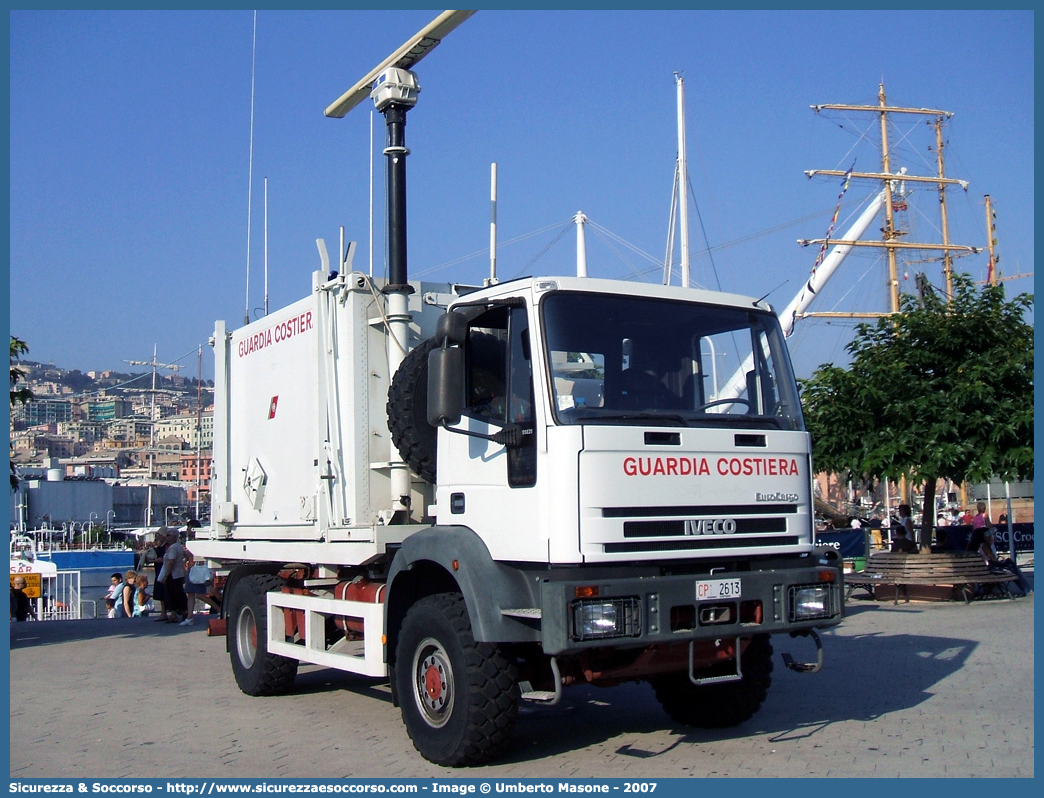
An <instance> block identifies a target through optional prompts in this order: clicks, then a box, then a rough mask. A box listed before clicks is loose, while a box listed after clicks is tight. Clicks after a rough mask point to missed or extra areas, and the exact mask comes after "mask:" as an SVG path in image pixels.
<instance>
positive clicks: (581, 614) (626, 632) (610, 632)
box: [570, 598, 642, 640]
mask: <svg viewBox="0 0 1044 798" xmlns="http://www.w3.org/2000/svg"><path fill="white" fill-rule="evenodd" d="M570 607H571V608H572V611H573V613H572V614H573V640H595V639H604V638H607V637H638V636H639V635H640V634H641V633H642V623H641V604H640V603H639V602H638V599H637V598H622V599H619V598H618V599H600V598H592V599H578V600H576V601H574V602H573V603H572V604H571V605H570Z"/></svg>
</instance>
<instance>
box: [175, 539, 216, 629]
mask: <svg viewBox="0 0 1044 798" xmlns="http://www.w3.org/2000/svg"><path fill="white" fill-rule="evenodd" d="M185 572H186V574H187V576H186V577H185V595H186V607H187V611H188V617H187V618H186V619H185V620H183V621H182V622H181V625H182V626H192V623H193V620H192V619H193V617H194V615H195V611H196V599H197V598H198V599H199V600H201V601H203V602H204V603H205V604H206V605H207V606H209V607H210V608H211V609H215V610H216V609H220V607H221V605H220V604H218V603H217V601H215V600H214V599H213V598H212V597H211V596H210V595H209V594H210V585H211V583H212V582H213V581H214V575H213V572H212V571H211V570H210V569H209V568H208V567H207V566H206V564H204V563H203V562H198V563H197V562H196V558H195V556H194V555H193V554H192V552H191V551H189V550H188V549H185Z"/></svg>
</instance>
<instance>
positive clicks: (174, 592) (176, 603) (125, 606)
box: [105, 527, 221, 626]
mask: <svg viewBox="0 0 1044 798" xmlns="http://www.w3.org/2000/svg"><path fill="white" fill-rule="evenodd" d="M148 565H151V566H152V569H153V572H154V576H153V583H152V584H153V592H151V593H150V592H149V577H148V576H147V575H146V573H145V567H142V568H140V569H139V570H138V571H137V572H135V571H127V572H126V573H125V574H120V573H114V574H113V575H112V576H111V577H110V582H111V583H112V586H111V588H110V589H109V592H108V593H107V594H106V596H105V606H106V608H107V609H108V617H109V618H131V617H146V616H151V615H153V614H155V616H156V617H155V620H156V621H157V622H160V623H176V624H180V625H181V626H191V625H192V624H193V623H194V622H195V621H194V617H195V607H196V602H197V600H198V601H202V602H203V603H204V604H206V605H207V606H208V607H209V608H210V609H211V610H212V611H217V610H219V609H220V608H221V602H220V599H219V598H218V596H217V595H216V592H215V587H214V578H213V573H212V572H211V571H210V569H209V568H207V567H206V566H205V565H203V563H199V564H198V565H199V566H200V567H198V568H193V566H194V565H197V563H196V560H195V557H194V556H193V554H192V552H191V551H189V550H188V549H186V548H185V546H184V545H183V544H182V542H181V538H180V536H179V535H178V533H177V531H176V530H172V529H168V528H166V527H163V528H161V529H160V531H159V532H158V533H157V535H156V541H155V543H154V544H153V545H152V546H150V547H149V548H148V549H147V551H146V553H145V556H144V558H143V566H148Z"/></svg>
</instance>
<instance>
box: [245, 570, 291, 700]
mask: <svg viewBox="0 0 1044 798" xmlns="http://www.w3.org/2000/svg"><path fill="white" fill-rule="evenodd" d="M282 584H283V580H282V579H280V578H279V577H278V576H271V575H269V574H254V575H253V576H246V577H243V578H242V579H240V580H239V581H238V582H237V583H236V585H235V587H234V588H233V590H232V595H231V596H230V597H229V607H228V640H229V655H230V657H231V659H232V673H234V674H235V677H236V684H238V685H239V689H240V690H242V691H243V692H244V693H246V694H247V695H278V694H280V693H285V692H286V691H287V690H289V689H290V688H291V687H292V686H293V684H294V677H296V676H297V660H295V659H288V658H287V657H280V656H277V655H275V654H269V653H268V643H267V641H268V607H267V604H266V601H265V594H266V593H268V592H269V591H271V590H275V589H278V588H279V587H281V586H282Z"/></svg>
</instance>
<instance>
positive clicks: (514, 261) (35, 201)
mask: <svg viewBox="0 0 1044 798" xmlns="http://www.w3.org/2000/svg"><path fill="white" fill-rule="evenodd" d="M434 16H435V12H433V11H427V10H411V11H400V12H365V11H322V12H277V11H260V12H259V13H258V15H257V49H256V81H255V89H254V127H253V181H252V183H253V192H252V223H251V236H250V238H251V241H250V251H251V256H250V263H251V265H250V303H249V304H250V308H251V316H252V317H253V316H255V315H256V314H257V313H258V312H260V309H261V308H262V307H263V302H264V293H263V279H264V278H263V269H264V219H263V214H264V207H263V206H264V196H263V191H264V188H263V185H264V178H266V177H267V178H268V268H269V306H270V308H271V309H273V310H274V309H277V308H279V307H281V306H283V305H285V304H288V303H289V302H292V301H295V300H297V299H299V298H301V297H303V296H304V295H305V294H306V293H307V292H308V291H309V288H310V284H311V277H310V274H311V272H312V271H313V270H314V269H316V268H318V265H319V261H318V255H317V251H316V246H315V239H316V238H325V239H326V241H327V244H328V245H329V248H330V250H331V252H334V251H336V249H337V240H338V231H339V228H340V227H341V226H344V227H345V228H346V235H347V237H348V239H349V240H352V239H355V240H358V241H359V249H358V252H357V255H356V260H355V266H356V268H359V269H362V270H367V269H368V268H369V260H370V255H369V252H368V249H369V247H368V238H369V232H368V227H369V222H368V218H369V200H368V198H369V136H370V116H371V115H370V108H371V107H372V104H371V103H370V102H369V101H367V102H366V103H365V104H364V105H361V106H359V107H358V108H356V109H355V110H354V111H353V112H351V113H350V114H349V115H348V116H347V117H345V118H344V119H338V120H333V119H327V118H325V117H324V116H323V110H324V108H325V107H326V106H327V105H328V104H329V103H331V102H332V101H333V100H335V99H336V98H337V97H338V96H339V95H340V94H341V93H342V92H343V91H345V90H346V89H347V88H349V87H350V86H351V85H352V84H354V83H355V82H356V80H358V79H359V78H360V77H362V76H363V75H364V74H365V73H366V72H368V71H369V70H370V69H371V68H372V67H373V66H375V65H376V64H377V63H378V62H379V61H381V60H382V59H383V58H384V57H385V56H386V55H388V54H389V53H390V52H391V51H392V50H393V49H395V48H396V47H398V46H399V45H400V44H401V43H402V42H403V41H405V40H406V39H407V38H408V37H409V36H410V35H412V34H413V33H414V32H415V31H417V30H418V29H419V28H421V27H422V26H423V25H424V24H425V23H427V22H428V21H429V20H430V19H432V18H433V17H434ZM10 22H11V33H10V41H11V58H10V60H11V97H10V109H11V167H10V168H11V172H10V202H11V214H10V224H11V243H10V254H11V266H10V277H11V299H10V325H11V332H12V334H14V335H17V336H18V337H20V338H22V339H24V340H25V341H27V342H28V344H29V347H30V351H29V354H28V356H27V357H28V358H29V359H32V360H39V361H43V362H54V363H55V364H56V365H59V366H64V367H67V368H79V369H82V370H89V369H110V368H115V369H123V370H129V369H130V367H129V366H127V364H126V363H125V362H124V361H125V360H131V359H135V360H146V359H148V358H149V357H151V355H152V351H153V346H154V345H155V346H157V347H158V354H159V359H160V361H164V362H172V361H175V360H178V359H181V358H183V357H184V359H181V360H180V361H179V362H180V363H181V364H182V366H183V368H184V369H185V370H186V371H187V372H188V373H190V374H194V373H195V369H196V357H195V351H196V348H197V346H198V345H200V344H204V372H205V374H206V375H207V376H210V375H211V374H212V372H213V369H212V365H211V356H210V354H209V350H208V349H207V348H206V346H205V344H206V341H207V338H208V337H209V336H210V334H211V333H212V331H213V325H214V320H215V319H225V320H226V321H228V322H229V324H230V325H231V326H232V327H236V326H239V325H240V324H242V322H243V316H244V312H245V309H246V306H247V295H246V275H247V239H248V236H247V205H248V203H247V200H248V181H249V179H250V168H249V161H250V133H251V131H250V113H251V53H252V33H253V13H252V12H251V11H228V12H203V11H177V12H125V11H124V12H121V11H117V12H91V11H83V12H79V11H77V12H68V11H39V12H36V11H34V12H27V11H16V12H11V15H10ZM416 71H417V74H418V77H419V80H420V84H421V94H420V102H419V104H418V106H417V108H415V109H414V110H413V111H411V112H410V114H409V116H408V123H407V129H406V143H407V145H408V146H409V148H410V150H411V155H410V157H409V159H408V190H409V255H410V273H411V277H414V278H417V277H420V278H422V279H425V280H437V281H455V282H478V281H481V279H482V278H483V277H484V276H486V275H487V273H488V268H489V256H488V251H486V248H487V247H488V243H489V174H490V163H491V162H494V161H495V162H497V164H498V174H499V202H498V222H499V224H498V230H499V240H500V243H501V248H500V251H499V253H498V264H499V273H500V276H501V278H504V279H506V278H510V277H513V276H516V275H518V274H560V273H570V272H571V271H572V270H573V269H574V268H575V251H574V242H575V234H574V232H573V230H572V228H571V227H569V220H570V218H571V217H572V216H573V214H575V213H576V211H578V210H582V211H583V212H584V213H585V214H586V215H587V216H588V217H589V218H590V219H591V220H592V222H594V223H595V224H596V225H597V226H598V227H599V228H601V229H603V230H607V231H609V233H610V234H611V235H612V236H615V237H618V238H619V239H620V240H622V241H625V242H627V244H626V245H624V244H621V243H619V242H618V241H616V240H615V239H613V238H610V236H609V234H606V233H600V232H599V231H598V230H597V229H592V230H590V231H589V232H588V252H589V263H590V265H589V269H590V273H591V274H592V275H593V276H599V277H620V278H626V279H642V280H647V281H652V282H659V281H660V279H661V275H662V267H661V266H658V265H657V263H656V262H655V261H662V259H663V257H664V252H665V249H666V243H667V228H668V214H669V210H670V201H671V197H670V193H671V186H672V179H673V171H674V159H675V155H676V149H677V141H676V121H675V84H674V79H673V73H674V72H676V71H678V72H681V73H683V74H684V76H685V88H686V105H687V109H686V110H687V113H686V117H687V137H688V147H689V172H690V180H691V183H692V187H693V192H694V194H695V204H694V205H693V206H692V211H691V217H692V233H691V240H692V249H693V256H692V263H693V280H694V282H696V283H698V284H701V285H703V286H706V287H711V288H718V287H721V288H722V289H725V290H732V291H738V292H742V293H748V294H754V295H758V296H760V295H763V294H768V293H770V292H771V294H770V301H772V302H773V303H774V304H775V305H776V306H777V307H778V308H782V307H783V306H785V305H786V304H787V302H788V301H789V300H790V299H791V298H792V297H793V295H794V294H795V293H796V292H797V291H798V290H799V288H800V287H801V285H802V283H803V282H804V281H805V279H807V275H808V271H809V269H810V267H811V265H812V263H813V261H814V260H815V255H816V253H815V251H814V250H813V249H812V248H801V247H800V246H798V245H797V243H796V240H797V239H798V238H819V237H822V236H823V235H824V234H825V233H826V230H827V227H828V225H829V223H830V217H831V214H832V213H833V211H834V206H835V204H836V202H837V196H838V192H839V189H840V180H839V179H837V178H830V179H825V178H819V179H812V180H809V179H808V178H806V177H805V175H804V170H807V169H815V168H820V169H844V168H847V167H848V166H849V165H851V164H852V163H853V161H854V162H855V164H856V169H857V170H864V171H879V169H880V160H879V151H878V145H877V143H876V136H877V126H876V122H875V121H874V119H873V118H872V117H871V116H869V115H854V114H849V115H847V116H846V115H840V114H829V115H828V114H818V115H817V114H815V113H814V112H813V111H812V110H811V109H810V106H811V105H813V104H822V103H853V104H856V103H858V104H873V103H876V96H877V90H878V84H879V83H880V82H882V81H883V82H884V84H885V90H886V92H887V95H888V102H889V104H890V105H903V106H914V107H931V108H939V109H943V110H947V111H952V112H954V114H955V116H954V117H953V119H952V120H951V122H950V124H949V125H948V126H947V128H946V148H945V151H944V152H945V157H946V165H947V169H946V171H947V174H948V175H950V176H953V177H959V178H961V179H965V180H968V181H970V186H969V189H968V191H967V192H966V193H965V192H961V191H956V192H952V193H951V194H950V195H949V196H948V208H949V213H950V220H951V233H950V237H951V240H952V241H954V242H956V243H968V244H972V245H976V246H983V245H984V244H985V241H986V231H985V211H984V208H983V195H984V194H990V195H991V197H992V200H993V202H994V206H995V210H996V212H997V237H998V248H997V252H998V253H999V254H1000V256H1001V262H1000V268H1001V272H1002V274H1007V275H1014V274H1018V273H1028V272H1032V271H1033V230H1034V224H1033V175H1034V148H1033V72H1034V48H1033V15H1032V12H1028V11H1014V12H1012V11H998V12H985V11H949V12H944V11H935V12H914V11H909V12H907V11H895V10H890V11H882V12H863V11H845V12H839V11H810V12H792V11H780V12H769V11H748V12H710V11H660V12H633V11H567V12H554V11H528V12H516V11H483V12H480V13H478V14H476V15H475V16H473V17H472V18H471V19H469V20H468V21H467V22H465V23H464V24H463V25H462V26H461V27H460V28H458V29H457V30H456V31H454V32H453V33H452V34H451V35H450V36H449V37H447V39H446V40H445V41H444V42H443V43H442V45H440V46H439V47H438V48H437V49H436V50H435V51H434V52H433V53H432V54H430V55H429V56H428V57H427V58H426V59H425V60H424V61H423V62H422V63H421V64H420V65H419V66H418V67H417V70H416ZM374 130H375V138H376V143H377V146H378V148H379V147H380V146H381V145H382V143H383V138H384V120H383V118H382V117H380V116H376V117H375V119H374ZM891 135H892V136H893V140H894V141H896V142H901V146H900V147H898V148H897V153H896V156H895V158H898V163H896V161H895V160H893V167H897V166H898V165H905V166H907V167H908V169H909V170H910V171H911V172H914V173H919V174H931V173H933V170H934V168H935V153H934V152H931V151H929V150H928V147H929V145H931V144H932V143H933V138H934V137H933V136H932V135H931V130H930V128H929V127H928V126H927V125H926V124H924V122H923V121H922V120H920V119H918V120H917V121H915V122H904V123H902V124H897V126H896V128H895V130H894V131H893V132H892V134H891ZM375 170H376V171H375V189H374V191H375V198H376V208H377V210H376V214H375V216H376V229H375V241H376V246H375V254H374V263H375V267H374V272H375V274H377V275H380V274H383V271H384V255H383V253H384V245H383V224H382V220H383V197H384V188H383V186H384V179H383V160H382V159H380V157H379V156H378V158H377V159H376V166H375ZM872 193H873V189H872V187H871V186H870V185H869V184H858V183H853V185H852V187H851V188H850V189H849V191H848V193H847V195H846V198H845V203H844V206H843V208H842V211H841V217H840V221H839V223H838V228H837V230H836V231H835V232H836V234H838V233H840V232H841V231H842V230H844V228H845V224H846V220H848V221H850V220H851V218H854V215H856V214H858V211H859V204H860V203H861V202H862V201H864V200H865V199H867V198H868V197H869V196H870V195H871V194H872ZM915 201H916V202H915ZM910 204H911V208H912V210H911V212H910V215H909V224H910V227H911V234H910V237H911V239H918V238H919V239H921V240H931V241H936V240H938V231H937V227H938V224H939V222H938V216H939V213H938V200H937V197H936V195H935V194H932V193H930V192H928V191H926V190H922V191H920V192H918V195H916V196H915V197H913V198H911V203H910ZM877 226H878V225H874V228H875V229H876V227H877ZM563 230H565V231H566V232H565V234H564V235H562V236H561V238H560V239H559V240H558V241H557V243H554V244H553V245H551V244H552V242H553V241H554V240H555V238H556V237H557V236H558V235H559V234H560V233H561V232H562V231H563ZM537 231H544V232H542V233H539V234H537V235H530V234H533V233H536V232H537ZM515 239H521V240H518V241H515ZM512 242H514V243H512ZM549 245H550V246H549ZM628 245H629V246H628ZM708 246H709V247H710V252H709V253H708ZM629 247H634V248H637V249H638V250H641V251H642V252H645V253H648V254H649V255H650V256H651V259H647V258H645V257H643V256H641V255H638V254H636V253H635V252H634V251H633V250H632V249H630V248H629ZM476 253H477V254H476ZM468 255H474V257H471V258H467V259H466V256H468ZM447 264H449V265H447ZM958 267H959V268H960V269H962V270H964V271H967V272H969V273H970V274H972V276H973V277H974V278H975V279H982V278H984V277H985V274H986V259H985V256H978V257H970V258H966V259H962V260H961V261H959V264H958ZM922 270H923V271H925V272H926V273H927V274H928V276H929V278H930V279H931V280H932V281H933V282H934V283H935V284H936V285H941V283H942V278H941V269H940V267H939V265H938V264H937V263H920V264H911V265H910V266H909V267H908V268H907V271H908V273H909V278H910V279H909V280H908V281H906V282H904V286H909V287H910V288H911V290H912V287H913V278H914V274H915V272H916V271H922ZM884 280H885V272H884V267H883V262H882V261H881V260H880V259H879V258H877V257H875V256H872V255H871V254H869V252H868V251H867V252H862V253H860V254H859V255H858V256H855V255H853V256H852V257H850V258H849V260H848V261H847V262H846V263H845V265H844V266H843V267H842V269H841V270H840V271H839V272H838V274H837V275H836V276H835V277H834V280H833V281H832V283H831V285H830V286H828V288H827V290H826V291H824V292H823V293H822V295H821V296H820V299H819V300H818V303H817V305H815V306H814V307H813V310H816V309H818V310H833V309H841V310H883V309H884V308H885V302H886V299H885V297H886V293H885V287H884ZM675 281H677V276H676V277H675ZM1006 285H1007V288H1008V291H1009V293H1015V292H1021V291H1032V290H1033V287H1032V281H1031V280H1030V279H1021V280H1014V281H1011V282H1009V283H1007V284H1006ZM852 326H853V325H852V324H851V323H849V322H836V321H835V322H827V321H823V320H806V321H803V322H799V326H798V328H797V331H796V332H795V334H794V336H793V337H792V338H791V348H792V353H793V356H794V360H795V363H796V365H797V367H798V371H799V373H800V374H801V375H802V376H807V375H808V374H809V373H810V372H811V370H812V369H813V368H814V367H815V366H816V365H818V364H820V363H822V362H825V361H835V362H837V361H840V360H843V358H844V352H843V345H844V343H845V342H846V341H847V340H848V339H849V338H850V336H851V330H852ZM190 353H191V355H190ZM187 355H188V356H187ZM185 356H187V357H185Z"/></svg>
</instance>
